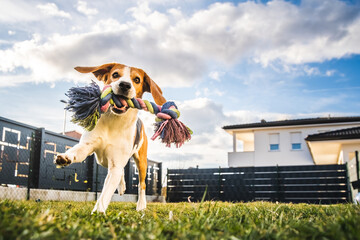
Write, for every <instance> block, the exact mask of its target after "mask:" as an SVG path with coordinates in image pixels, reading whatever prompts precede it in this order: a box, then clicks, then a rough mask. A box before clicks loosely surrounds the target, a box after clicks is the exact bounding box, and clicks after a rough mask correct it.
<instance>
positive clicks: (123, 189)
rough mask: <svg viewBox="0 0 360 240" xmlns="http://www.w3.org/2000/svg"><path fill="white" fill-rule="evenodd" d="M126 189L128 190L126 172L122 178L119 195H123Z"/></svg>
mask: <svg viewBox="0 0 360 240" xmlns="http://www.w3.org/2000/svg"><path fill="white" fill-rule="evenodd" d="M125 191H126V183H125V174H123V175H122V177H121V179H120V184H119V186H118V193H119V195H123V194H124V193H125Z"/></svg>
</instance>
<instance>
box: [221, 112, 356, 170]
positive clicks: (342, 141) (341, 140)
mask: <svg viewBox="0 0 360 240" xmlns="http://www.w3.org/2000/svg"><path fill="white" fill-rule="evenodd" d="M223 129H224V130H225V131H226V132H228V133H229V134H231V135H232V136H233V151H232V152H229V153H228V165H229V167H244V166H274V165H312V164H341V163H345V162H348V161H349V160H351V159H354V158H355V153H358V152H359V151H360V117H328V118H310V119H295V120H283V121H271V122H267V121H265V120H262V121H261V122H257V123H249V124H238V125H231V126H224V127H223Z"/></svg>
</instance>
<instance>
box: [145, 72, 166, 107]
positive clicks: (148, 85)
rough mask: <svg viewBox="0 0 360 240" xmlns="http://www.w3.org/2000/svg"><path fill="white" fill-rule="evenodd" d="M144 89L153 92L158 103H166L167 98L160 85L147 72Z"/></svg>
mask: <svg viewBox="0 0 360 240" xmlns="http://www.w3.org/2000/svg"><path fill="white" fill-rule="evenodd" d="M144 91H145V92H150V93H151V95H152V96H153V98H154V100H155V103H156V104H158V105H163V104H164V103H166V99H165V98H164V97H163V95H162V91H161V89H160V87H159V86H158V85H157V84H156V83H155V82H154V81H153V80H152V79H151V78H150V77H149V76H148V75H147V74H146V73H145V72H144Z"/></svg>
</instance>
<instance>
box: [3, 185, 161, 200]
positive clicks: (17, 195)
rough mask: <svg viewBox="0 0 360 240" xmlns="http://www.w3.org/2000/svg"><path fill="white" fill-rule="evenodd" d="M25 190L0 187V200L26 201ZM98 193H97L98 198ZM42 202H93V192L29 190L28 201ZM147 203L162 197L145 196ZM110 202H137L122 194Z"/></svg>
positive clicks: (131, 195)
mask: <svg viewBox="0 0 360 240" xmlns="http://www.w3.org/2000/svg"><path fill="white" fill-rule="evenodd" d="M26 195H27V189H26V188H12V187H0V199H11V200H26ZM99 196H100V193H98V197H99ZM38 199H40V200H42V201H50V200H52V201H75V202H85V201H95V193H94V192H80V191H64V190H48V189H30V200H38ZM146 200H147V201H148V202H165V198H164V197H163V196H150V195H147V196H146ZM111 201H113V202H137V195H135V194H124V195H122V196H120V195H118V194H114V195H113V197H112V199H111Z"/></svg>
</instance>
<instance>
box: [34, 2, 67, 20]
mask: <svg viewBox="0 0 360 240" xmlns="http://www.w3.org/2000/svg"><path fill="white" fill-rule="evenodd" d="M36 7H37V8H38V9H40V11H41V12H42V13H43V14H45V15H48V16H52V17H62V18H69V19H70V18H71V15H70V14H69V13H67V12H64V11H61V10H59V8H58V6H57V5H56V4H55V3H46V4H38V5H37V6H36Z"/></svg>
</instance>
